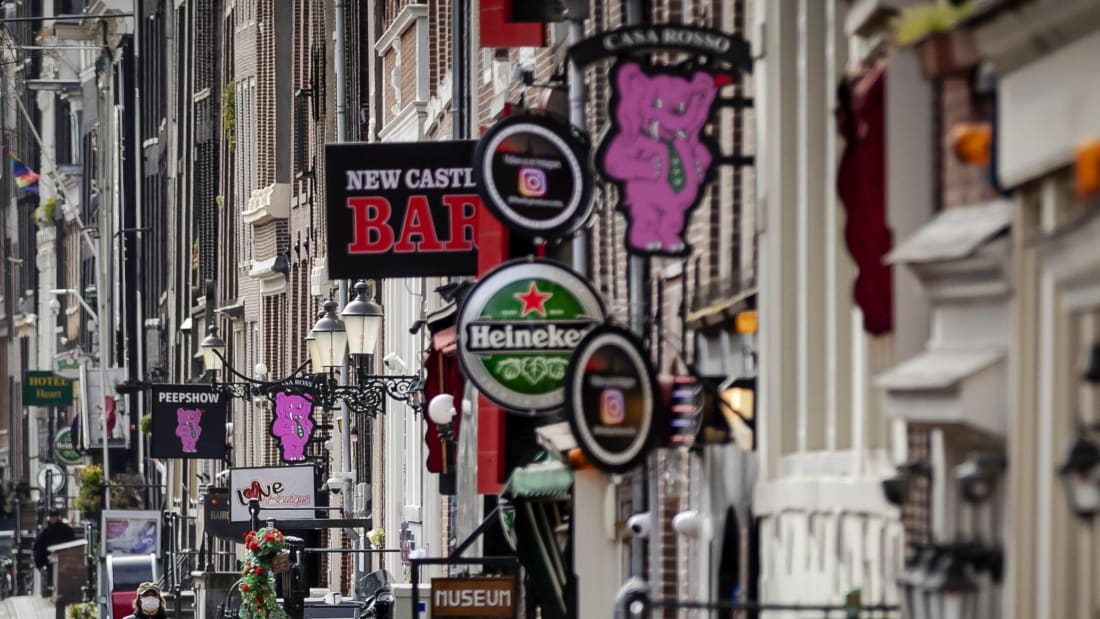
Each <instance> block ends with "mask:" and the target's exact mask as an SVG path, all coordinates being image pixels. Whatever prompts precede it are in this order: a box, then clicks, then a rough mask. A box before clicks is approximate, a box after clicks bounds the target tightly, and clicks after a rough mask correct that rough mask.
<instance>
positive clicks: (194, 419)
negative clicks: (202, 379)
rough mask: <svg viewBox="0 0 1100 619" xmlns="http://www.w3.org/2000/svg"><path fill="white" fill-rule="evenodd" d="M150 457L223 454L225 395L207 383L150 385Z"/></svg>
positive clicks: (213, 455)
mask: <svg viewBox="0 0 1100 619" xmlns="http://www.w3.org/2000/svg"><path fill="white" fill-rule="evenodd" d="M152 395H153V410H152V415H153V439H152V449H151V453H150V455H151V456H153V457H154V458H188V459H197V458H204V459H218V458H223V457H225V409H226V396H225V395H224V394H222V393H218V392H217V391H214V390H213V389H211V388H210V385H153V386H152Z"/></svg>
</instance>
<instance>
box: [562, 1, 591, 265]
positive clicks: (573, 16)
mask: <svg viewBox="0 0 1100 619" xmlns="http://www.w3.org/2000/svg"><path fill="white" fill-rule="evenodd" d="M581 6H582V3H581V2H579V1H577V0H574V1H573V2H572V3H571V4H570V6H569V11H568V15H567V17H568V19H569V45H571V46H572V45H575V44H577V43H579V42H580V41H581V39H583V38H584V17H585V9H587V6H584V8H582V9H580V10H574V9H575V8H578V7H581ZM585 94H586V93H585V87H584V72H583V71H582V70H581V68H580V67H578V66H577V63H575V62H570V63H569V123H570V124H571V125H573V126H574V127H578V128H580V129H584V127H585V115H584V98H585ZM570 249H571V251H572V259H571V262H572V266H573V270H574V271H576V272H577V273H580V274H581V275H582V276H587V275H588V245H587V238H586V235H585V228H584V227H581V228H579V229H578V230H577V231H576V232H575V233H573V241H572V243H571V246H570Z"/></svg>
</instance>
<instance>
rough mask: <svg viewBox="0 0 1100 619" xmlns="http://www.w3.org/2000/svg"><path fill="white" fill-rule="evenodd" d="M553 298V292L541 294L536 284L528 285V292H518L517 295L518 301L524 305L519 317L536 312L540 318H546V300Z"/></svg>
mask: <svg viewBox="0 0 1100 619" xmlns="http://www.w3.org/2000/svg"><path fill="white" fill-rule="evenodd" d="M552 296H554V293H552V292H539V289H538V286H536V285H535V282H531V283H530V284H528V285H527V292H517V293H516V294H515V297H516V299H517V300H519V301H520V302H521V303H523V308H522V309H521V310H520V311H519V317H520V318H523V317H524V316H526V315H527V314H530V313H531V312H536V313H537V314H539V315H540V316H545V315H546V306H545V303H546V300H547V299H549V298H550V297H552Z"/></svg>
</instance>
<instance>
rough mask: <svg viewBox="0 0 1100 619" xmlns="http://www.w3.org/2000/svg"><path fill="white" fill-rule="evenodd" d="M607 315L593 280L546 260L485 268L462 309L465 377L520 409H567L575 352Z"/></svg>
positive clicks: (460, 350)
mask: <svg viewBox="0 0 1100 619" xmlns="http://www.w3.org/2000/svg"><path fill="white" fill-rule="evenodd" d="M603 321H604V308H603V303H602V302H601V301H600V298H599V295H597V294H596V291H595V290H593V288H592V285H591V284H590V283H589V282H588V281H587V280H585V279H584V278H582V277H581V276H580V275H578V274H576V273H575V272H573V271H571V270H570V269H568V268H566V267H564V266H562V265H560V264H557V263H554V262H549V261H545V260H534V259H530V260H517V261H513V262H508V263H505V264H503V265H501V266H499V267H497V268H496V269H494V270H493V271H491V272H490V273H488V274H486V275H485V276H484V277H483V278H482V279H481V280H480V281H479V282H478V283H477V285H475V286H474V287H473V288H472V289H471V290H470V292H469V294H468V295H467V296H466V300H465V302H464V303H463V305H462V308H461V309H460V310H459V315H458V358H459V361H460V362H461V364H462V370H463V372H464V373H465V374H466V377H467V378H469V379H470V380H471V381H473V383H474V385H475V386H476V387H477V388H478V390H480V391H481V393H482V394H483V395H485V396H486V397H487V398H489V399H490V400H492V401H493V402H495V403H496V404H497V405H498V406H500V407H502V408H504V409H506V410H509V411H512V412H517V413H526V414H531V415H535V414H539V413H544V412H548V411H553V410H557V409H560V408H561V406H562V404H563V402H564V399H565V396H564V389H563V384H564V379H565V367H566V365H568V363H569V354H570V353H571V352H572V351H573V349H574V348H575V347H576V346H577V343H578V342H580V341H581V338H583V337H584V334H585V333H587V332H588V331H589V330H590V329H592V327H594V326H596V325H597V324H599V323H602V322H603Z"/></svg>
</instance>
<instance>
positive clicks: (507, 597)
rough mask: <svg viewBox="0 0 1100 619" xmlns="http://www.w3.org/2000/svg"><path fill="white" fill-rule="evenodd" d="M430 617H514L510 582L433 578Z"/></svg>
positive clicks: (513, 597) (494, 579)
mask: <svg viewBox="0 0 1100 619" xmlns="http://www.w3.org/2000/svg"><path fill="white" fill-rule="evenodd" d="M431 615H432V617H515V616H516V581H515V580H514V579H512V578H433V579H432V612H431Z"/></svg>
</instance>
